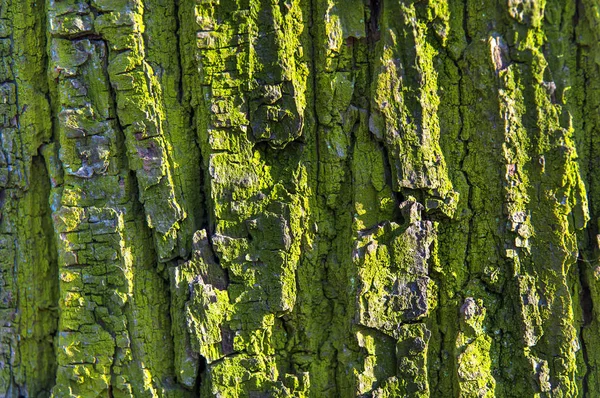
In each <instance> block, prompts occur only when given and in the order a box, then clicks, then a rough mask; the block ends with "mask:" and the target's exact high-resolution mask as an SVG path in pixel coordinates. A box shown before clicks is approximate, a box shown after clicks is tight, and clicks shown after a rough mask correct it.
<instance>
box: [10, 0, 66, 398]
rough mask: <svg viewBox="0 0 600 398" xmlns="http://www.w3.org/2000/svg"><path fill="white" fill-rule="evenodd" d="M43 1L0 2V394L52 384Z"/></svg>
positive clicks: (52, 271) (35, 391)
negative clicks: (41, 153)
mask: <svg viewBox="0 0 600 398" xmlns="http://www.w3.org/2000/svg"><path fill="white" fill-rule="evenodd" d="M42 13H43V4H41V3H36V2H32V1H23V2H16V1H7V0H5V1H1V2H0V103H1V104H0V115H1V117H0V240H1V242H0V251H1V259H0V328H1V329H0V395H7V396H17V395H23V396H30V395H39V394H43V393H44V391H46V390H47V389H49V388H51V386H52V383H53V381H52V378H53V377H54V376H53V374H54V372H55V370H56V365H55V353H54V349H53V347H52V346H53V342H52V336H53V335H54V334H55V332H56V319H57V311H56V296H57V283H56V255H55V250H54V247H53V242H52V239H51V238H50V236H51V235H49V234H48V232H49V230H50V229H51V227H50V218H49V217H50V213H51V209H50V208H49V206H48V203H47V197H48V193H49V186H48V181H47V171H46V169H45V167H44V161H43V159H42V158H41V157H40V156H39V153H38V148H39V146H40V145H42V144H43V142H44V141H46V140H48V139H49V137H50V134H51V128H50V114H49V107H48V101H47V98H46V91H47V88H46V85H45V80H44V70H45V66H44V60H43V54H44V52H45V46H44V42H45V33H44V30H43V29H44V27H43V23H42V21H43V14H42Z"/></svg>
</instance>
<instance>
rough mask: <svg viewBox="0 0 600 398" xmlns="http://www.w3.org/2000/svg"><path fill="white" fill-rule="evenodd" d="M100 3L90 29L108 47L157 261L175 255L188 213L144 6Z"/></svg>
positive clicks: (122, 122) (121, 117)
mask: <svg viewBox="0 0 600 398" xmlns="http://www.w3.org/2000/svg"><path fill="white" fill-rule="evenodd" d="M99 3H100V2H95V1H94V2H92V5H93V6H94V7H96V8H98V9H101V10H103V12H102V13H101V14H100V15H99V16H98V17H97V18H96V19H95V21H94V28H95V32H97V33H98V34H99V35H101V37H102V38H103V40H105V41H106V44H107V47H108V48H107V50H108V56H107V62H108V67H107V71H108V76H109V79H110V84H111V86H112V89H113V90H114V94H112V95H114V97H115V98H114V100H115V102H116V104H115V106H116V115H115V116H116V117H117V118H118V121H119V124H120V126H121V128H122V129H123V133H124V135H125V144H126V147H127V156H128V160H129V167H130V168H131V169H132V170H133V171H135V173H136V177H137V182H138V185H139V190H140V201H141V202H142V204H143V205H144V210H145V212H146V220H147V223H148V226H149V227H150V229H152V230H153V231H155V243H156V250H157V253H158V256H159V259H160V260H161V261H166V260H169V259H171V258H173V257H175V256H176V255H177V254H178V253H177V248H178V240H177V239H178V230H179V229H180V222H181V221H182V220H183V219H184V218H185V217H186V214H185V211H184V210H183V209H182V208H181V205H180V203H179V201H180V192H178V188H177V187H176V185H175V182H174V180H173V164H172V160H171V159H170V156H169V152H168V150H167V149H168V148H167V142H166V140H165V133H164V127H163V120H164V112H165V110H164V109H163V104H162V102H161V98H162V92H161V88H160V84H159V82H158V79H157V76H156V74H155V73H154V70H153V69H152V67H151V66H150V65H149V64H148V62H147V61H146V59H145V57H144V56H145V52H144V51H145V50H144V49H145V44H144V39H143V37H142V33H143V31H144V25H143V20H142V15H143V5H142V4H141V3H138V2H131V1H126V0H123V1H113V2H111V3H110V4H99ZM182 250H183V249H182Z"/></svg>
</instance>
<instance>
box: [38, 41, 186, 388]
mask: <svg viewBox="0 0 600 398" xmlns="http://www.w3.org/2000/svg"><path fill="white" fill-rule="evenodd" d="M49 46H50V49H51V51H50V56H51V60H52V65H53V66H51V67H50V68H49V70H48V74H49V76H50V77H51V79H52V80H51V81H53V82H54V84H53V85H52V86H51V94H52V99H53V103H54V106H55V111H56V112H57V119H56V120H57V126H56V133H57V138H58V143H59V144H60V147H59V148H58V149H57V146H56V145H53V144H48V145H47V146H45V147H44V148H43V149H42V152H43V153H44V155H45V156H46V162H47V164H48V169H49V174H50V181H51V184H52V206H55V209H54V213H53V221H54V229H55V232H56V238H57V252H58V272H59V300H58V302H59V309H60V317H59V324H58V334H57V344H58V346H59V347H61V350H60V352H58V354H57V360H56V361H57V365H58V370H57V372H56V375H57V376H56V384H55V386H54V387H53V394H54V395H56V396H62V395H64V394H67V392H68V391H72V392H73V393H74V394H78V395H84V396H102V395H105V394H109V392H110V393H111V394H113V395H115V396H117V395H118V396H131V395H132V394H134V392H136V391H144V392H145V393H148V394H161V395H162V394H165V393H166V391H167V389H168V390H171V391H172V392H176V391H177V389H176V388H170V387H168V386H165V385H164V384H163V383H165V382H164V379H163V378H164V377H167V376H168V375H170V374H171V371H172V370H171V369H172V368H171V366H170V365H169V362H168V361H169V359H170V351H169V350H168V347H169V342H168V341H165V340H164V339H165V338H166V336H167V335H168V334H169V331H170V325H169V322H168V318H167V319H165V318H166V317H165V316H166V315H167V314H164V313H162V314H161V313H159V314H154V315H151V314H150V312H151V311H152V309H151V307H150V306H149V305H148V304H149V303H150V302H151V303H153V305H154V306H157V307H158V308H163V307H164V305H166V304H167V303H166V298H165V297H164V293H161V289H164V286H163V285H164V283H162V282H161V278H160V277H159V276H158V275H157V274H156V272H155V270H153V267H154V263H155V258H154V257H153V251H152V249H151V247H150V246H149V245H148V240H149V238H150V237H149V236H148V232H147V230H145V229H144V226H143V224H141V223H140V222H139V221H135V219H134V217H135V216H134V215H135V214H139V213H140V209H139V207H138V206H137V204H136V202H135V194H136V191H135V187H134V186H133V185H132V184H133V183H134V181H132V179H131V176H130V174H129V170H128V169H127V162H126V160H125V148H124V145H123V137H122V132H121V130H120V126H119V125H118V124H117V122H116V120H115V103H114V102H113V98H112V95H111V91H110V88H109V78H108V73H107V70H106V63H107V58H108V54H107V48H106V43H105V42H104V41H103V40H100V39H99V38H97V37H94V38H92V39H90V38H88V37H86V38H78V37H74V38H73V37H72V38H68V39H67V38H63V36H61V35H56V37H52V38H51V39H50V42H49ZM57 152H58V153H57ZM134 262H135V267H134ZM163 309H164V308H163ZM157 343H158V344H160V345H161V347H162V348H161V349H160V351H159V350H158V348H157V345H156V344H157Z"/></svg>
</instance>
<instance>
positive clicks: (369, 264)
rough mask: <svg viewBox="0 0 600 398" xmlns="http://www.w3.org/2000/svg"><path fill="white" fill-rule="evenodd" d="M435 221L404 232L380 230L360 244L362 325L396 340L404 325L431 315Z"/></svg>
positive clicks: (390, 228) (357, 259) (388, 227)
mask: <svg viewBox="0 0 600 398" xmlns="http://www.w3.org/2000/svg"><path fill="white" fill-rule="evenodd" d="M434 239H435V233H434V227H433V224H432V222H431V221H417V222H415V223H414V224H411V225H410V226H409V227H408V228H407V229H406V230H405V231H403V232H400V226H399V225H397V224H395V223H390V224H385V225H383V226H381V227H378V228H377V230H376V231H375V232H373V233H372V234H369V235H366V236H364V237H362V238H361V239H360V240H359V241H358V242H357V247H356V249H355V252H354V257H355V262H357V265H358V267H359V271H358V277H359V280H358V291H359V295H358V300H359V307H358V311H359V322H360V323H361V324H363V325H365V326H368V327H372V328H376V329H378V330H381V331H382V332H384V333H387V334H390V335H391V336H393V337H395V338H397V329H398V328H399V326H400V325H401V324H403V323H405V322H414V321H419V320H422V319H423V318H424V317H426V316H427V315H428V314H429V313H430V311H431V303H432V297H431V294H432V289H433V283H432V281H431V279H430V278H429V277H428V274H429V269H428V268H429V267H428V264H427V263H428V261H429V258H430V246H431V244H432V242H433V240H434Z"/></svg>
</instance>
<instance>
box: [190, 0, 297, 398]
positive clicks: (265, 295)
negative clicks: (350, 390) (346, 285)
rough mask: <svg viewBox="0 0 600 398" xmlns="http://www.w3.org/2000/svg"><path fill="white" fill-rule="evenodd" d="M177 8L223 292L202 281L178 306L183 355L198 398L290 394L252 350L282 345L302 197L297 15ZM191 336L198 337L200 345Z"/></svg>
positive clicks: (293, 11)
mask: <svg viewBox="0 0 600 398" xmlns="http://www.w3.org/2000/svg"><path fill="white" fill-rule="evenodd" d="M186 7H187V8H185V9H182V12H183V13H184V15H187V18H189V19H188V21H189V22H190V23H191V25H190V27H195V29H196V31H195V32H194V35H195V41H194V42H193V43H188V44H189V47H187V48H188V49H189V51H191V53H190V54H193V57H194V58H192V60H193V61H192V62H193V63H192V65H193V69H191V70H193V72H190V76H187V79H189V80H187V81H190V82H191V83H190V87H192V103H193V104H194V106H195V115H196V123H197V132H198V141H199V143H200V147H201V150H202V157H203V163H204V170H205V181H206V183H205V187H206V188H205V190H206V192H207V210H208V220H209V227H208V228H207V231H208V234H207V236H208V239H209V241H210V242H211V246H212V250H213V251H214V256H215V257H216V259H218V263H219V266H220V267H221V268H222V269H224V270H226V272H227V274H228V277H229V283H228V285H227V287H226V291H222V290H220V289H219V286H218V284H219V282H218V281H215V280H212V281H211V280H210V278H209V277H207V278H202V280H201V281H200V280H198V281H197V282H196V283H194V284H193V287H192V293H191V295H190V301H189V303H190V304H189V306H188V315H187V316H188V322H189V323H188V327H189V328H190V329H189V330H190V339H191V344H192V345H193V346H194V347H197V349H199V350H200V351H201V352H202V353H203V356H205V358H206V360H207V362H208V365H207V369H206V377H207V378H206V383H203V385H202V386H201V390H202V391H204V392H206V393H207V394H233V393H234V391H238V392H235V393H236V394H237V393H240V394H259V393H267V391H270V389H271V388H275V389H276V390H277V391H288V392H291V391H295V389H301V388H305V387H301V383H300V381H297V382H294V381H293V380H301V379H302V377H300V376H299V375H294V374H293V373H291V372H290V374H289V375H286V373H287V372H284V366H283V365H280V364H278V363H279V362H280V361H283V362H285V361H286V360H287V359H285V358H284V357H281V355H282V354H283V355H285V354H284V352H285V351H284V350H283V349H278V350H277V351H276V350H275V349H274V348H273V346H272V345H270V344H263V343H259V342H260V341H263V339H264V338H265V336H267V335H268V336H272V338H273V339H274V340H273V341H278V343H276V344H278V345H281V346H283V345H285V343H284V341H285V340H286V337H285V332H284V330H283V327H282V325H281V324H282V323H283V322H282V321H281V319H280V318H282V317H285V316H289V315H290V314H291V313H292V312H293V310H294V306H295V304H296V288H297V287H296V272H297V268H298V265H299V260H300V255H301V253H300V245H301V239H302V237H303V232H302V229H301V227H300V225H301V222H302V221H303V220H304V219H305V216H304V215H303V209H304V208H305V205H306V204H305V203H304V200H305V199H304V198H305V197H306V196H307V192H306V189H307V181H306V176H305V173H306V171H305V166H304V165H303V162H304V161H305V156H306V155H307V153H306V152H305V149H304V147H303V143H302V142H301V140H300V138H305V137H301V135H302V134H303V133H304V132H305V131H304V129H303V125H304V118H305V116H304V112H305V106H306V105H305V102H306V98H305V91H306V90H307V87H306V86H307V65H306V61H305V59H304V56H303V55H302V53H303V51H305V50H304V49H303V47H302V46H303V45H304V41H303V40H304V39H305V38H306V35H307V34H306V32H304V33H302V31H301V26H302V23H304V22H303V21H306V17H305V15H304V13H305V11H306V6H305V5H302V4H301V3H300V2H288V3H286V4H283V3H282V4H280V5H279V4H275V3H272V2H268V1H251V2H250V3H246V4H238V3H236V2H233V1H225V2H213V1H208V2H202V3H199V4H196V5H190V4H187V5H186ZM185 81H186V80H184V82H185ZM263 142H264V144H263ZM205 250H206V249H203V250H202V251H205ZM215 297H216V301H215ZM222 297H228V299H227V300H228V304H227V305H225V304H222V303H225V302H226V301H227V300H226V299H225V298H222ZM211 300H212V301H211ZM217 307H218V308H217ZM211 308H212V310H210V309H211ZM207 311H208V312H207ZM219 314H220V315H219ZM202 327H205V328H206V330H208V331H209V332H207V333H206V334H204V335H203V334H202V333H201V330H202ZM240 363H244V364H246V363H247V364H248V365H247V366H248V370H247V371H244V373H243V374H244V376H242V383H241V385H240V387H239V389H237V390H234V389H233V388H232V387H231V386H230V385H228V384H227V383H226V382H224V380H228V378H230V377H237V376H234V375H235V372H237V371H238V367H239V366H240V365H239V364H240ZM288 376H289V377H288ZM286 384H290V386H286Z"/></svg>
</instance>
